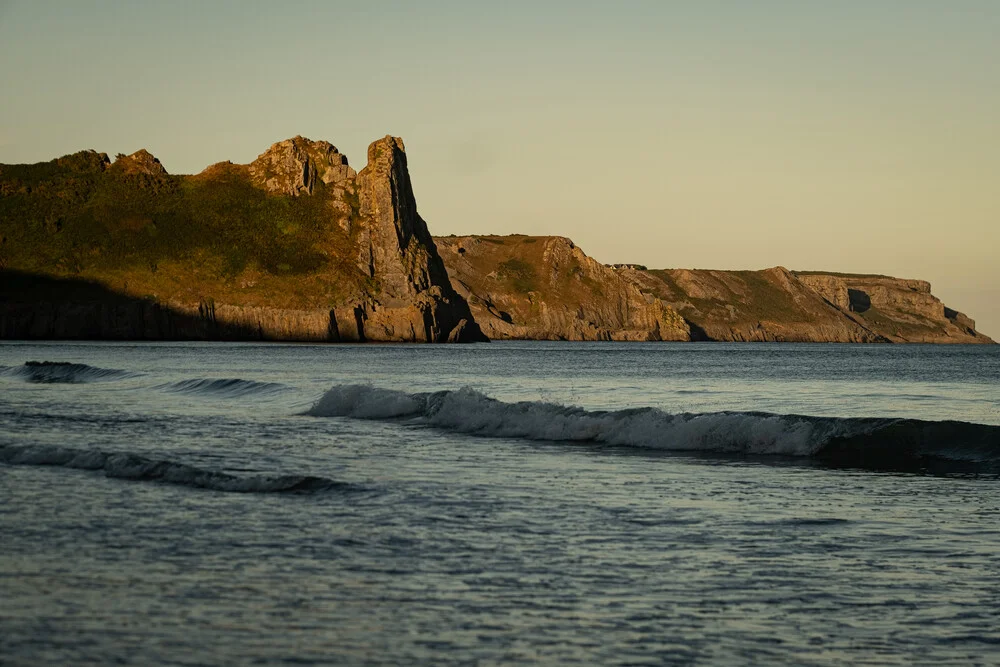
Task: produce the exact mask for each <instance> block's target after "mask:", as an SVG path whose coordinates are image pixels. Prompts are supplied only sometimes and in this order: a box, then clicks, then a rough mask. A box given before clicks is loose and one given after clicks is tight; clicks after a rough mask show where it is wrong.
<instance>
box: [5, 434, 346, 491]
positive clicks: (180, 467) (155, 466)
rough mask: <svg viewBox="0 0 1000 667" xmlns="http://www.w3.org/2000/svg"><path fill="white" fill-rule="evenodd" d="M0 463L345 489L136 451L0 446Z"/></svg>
mask: <svg viewBox="0 0 1000 667" xmlns="http://www.w3.org/2000/svg"><path fill="white" fill-rule="evenodd" d="M0 462H3V463H6V464H9V465H29V466H57V467H62V468H73V469H76V470H92V471H100V472H104V474H105V475H106V476H107V477H112V478H115V479H127V480H133V481H152V482H160V483H165V484H176V485H179V486H189V487H195V488H199V489H210V490H212V491H225V492H230V493H291V492H297V493H309V492H317V491H325V490H331V489H337V488H340V489H343V488H348V487H349V486H350V485H348V484H346V483H344V482H336V481H334V480H331V479H327V478H325V477H314V476H310V475H280V476H271V475H256V476H245V477H244V476H238V475H230V474H229V473H224V472H218V471H214V470H205V469H203V468H198V467H196V466H192V465H187V464H185V463H177V462H175V461H167V460H162V459H152V458H147V457H144V456H138V455H136V454H127V453H121V452H103V451H100V450H81V449H71V448H68V447H56V446H44V445H0Z"/></svg>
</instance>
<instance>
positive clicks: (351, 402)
mask: <svg viewBox="0 0 1000 667" xmlns="http://www.w3.org/2000/svg"><path fill="white" fill-rule="evenodd" d="M307 414H309V415H313V416H321V417H322V416H337V417H354V418H361V419H396V418H400V417H413V418H415V419H417V420H419V421H420V422H422V423H426V424H429V425H432V426H435V427H437V428H441V429H445V430H449V431H456V432H459V433H468V434H471V435H479V436H489V437H505V438H523V439H528V440H542V441H576V442H592V443H600V444H608V445H616V446H627V447H639V448H647V449H663V450H673V451H712V452H730V453H746V454H781V455H789V456H810V455H812V454H815V453H816V452H817V451H819V449H821V448H822V447H823V445H824V444H825V443H827V442H829V441H830V440H831V439H832V438H834V437H837V436H845V437H847V436H852V435H857V434H859V433H862V432H865V430H866V429H870V428H871V425H870V424H867V423H861V422H852V420H845V419H834V418H817V417H799V416H788V415H772V414H762V413H709V414H680V415H674V414H669V413H666V412H663V411H661V410H657V409H655V408H638V409H631V410H618V411H610V412H603V411H588V410H584V409H582V408H577V407H568V406H563V405H558V404H554V403H545V402H538V401H523V402H518V403H504V402H502V401H498V400H496V399H493V398H490V397H488V396H486V395H484V394H482V393H481V392H478V391H475V390H473V389H468V388H464V389H460V390H457V391H442V392H437V393H434V394H407V393H405V392H401V391H393V390H389V389H379V388H376V387H365V386H358V385H348V386H336V387H333V388H332V389H330V390H329V391H328V392H327V393H326V394H325V395H324V396H323V397H322V398H321V399H320V400H319V401H317V403H316V404H315V405H314V406H313V407H312V408H311V409H310V410H309V411H308V412H307Z"/></svg>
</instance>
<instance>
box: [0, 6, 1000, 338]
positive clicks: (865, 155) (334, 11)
mask: <svg viewBox="0 0 1000 667" xmlns="http://www.w3.org/2000/svg"><path fill="white" fill-rule="evenodd" d="M997 35H1000V2H995V1H993V0H988V1H987V0H980V1H973V0H956V1H954V2H937V1H933V2H932V1H926V0H896V1H891V0H881V1H878V0H875V1H872V0H868V1H849V0H844V1H841V2H819V1H815V2H813V1H809V0H798V1H777V0H772V1H759V2H744V1H738V2H737V1H732V2H722V1H699V2H694V1H692V2H685V3H681V2H666V1H663V0H661V1H659V2H640V1H634V2H628V1H625V2H615V3H612V2H605V3H596V2H555V1H553V2H519V1H513V2H505V3H474V2H419V3H417V2H405V3H404V2H395V3H390V2H371V3H360V2H357V1H356V0H355V1H354V2H350V3H339V2H315V3H309V2H282V3H275V2H269V3H263V2H261V3H255V2H210V1H209V2H189V1H184V0H178V1H176V2H140V1H133V2H88V1H85V0H78V1H75V2H46V1H44V0H36V1H35V2H19V1H17V0H14V1H9V0H8V1H5V0H0V63H2V67H0V91H2V92H0V95H2V100H3V102H2V104H0V162H33V161H40V160H47V159H51V158H52V157H55V156H57V155H62V154H65V153H68V152H72V151H75V150H79V149H82V148H94V149H97V150H100V151H105V152H108V153H111V154H115V153H118V152H125V153H128V152H132V151H134V150H137V149H138V148H143V147H144V148H148V149H149V150H150V151H152V152H153V153H154V154H155V155H157V156H158V157H159V158H160V159H161V160H162V161H163V163H164V165H165V166H166V167H167V169H168V170H169V171H171V172H173V173H191V172H197V171H200V170H201V169H203V168H204V167H205V166H207V165H208V164H210V163H212V162H217V161H219V160H225V159H231V160H233V161H237V162H249V161H250V160H252V159H253V158H254V157H255V156H256V155H257V154H258V153H260V152H262V151H263V150H264V149H266V148H267V146H268V145H270V144H271V143H273V142H275V141H278V140H280V139H283V138H286V137H289V136H293V135H295V134H302V135H305V136H308V137H310V138H313V139H328V140H330V141H332V142H333V143H334V144H336V145H337V146H338V147H339V148H340V149H341V150H342V151H343V152H345V153H346V154H347V155H348V157H349V158H350V160H351V163H352V164H353V165H354V166H356V167H357V168H360V167H362V166H363V165H364V158H365V148H366V146H367V144H368V143H369V142H370V141H371V140H373V139H375V138H377V137H380V136H383V135H385V134H387V133H391V134H395V135H399V136H402V137H403V138H404V140H405V142H406V145H407V152H408V155H409V159H410V168H411V173H412V176H413V180H414V186H415V188H416V195H417V202H418V206H419V208H420V211H421V213H422V214H423V216H424V218H426V219H427V221H428V224H429V225H430V228H431V231H432V232H433V233H435V234H450V233H457V234H463V233H490V232H493V233H501V234H505V233H513V232H521V233H526V234H561V235H565V236H569V237H571V238H573V239H574V240H575V241H576V242H577V243H578V244H579V245H580V246H581V247H583V248H584V250H585V251H587V252H588V253H589V254H590V255H592V256H594V257H596V258H597V259H599V260H602V261H606V262H619V261H634V262H641V263H644V264H647V265H650V266H655V267H701V268H726V269H729V268H765V267H768V266H774V265H779V264H780V265H783V266H786V267H788V268H793V269H824V270H839V271H859V272H877V273H888V274H892V275H898V276H902V277H919V278H924V279H928V280H930V281H931V282H932V283H933V284H934V289H935V293H936V294H938V295H939V296H941V297H942V298H943V299H944V300H945V301H946V302H947V303H948V304H949V305H950V306H952V307H955V308H958V309H960V310H965V311H967V312H968V313H969V314H970V315H972V316H973V317H975V318H977V319H978V321H979V323H980V325H981V328H982V329H983V330H985V331H986V332H987V333H990V334H992V335H994V336H996V337H1000V262H998V261H997V260H996V258H995V254H996V251H997V249H998V248H1000V224H998V223H1000V188H998V186H997V183H998V180H1000V179H998V177H1000V39H998V38H997Z"/></svg>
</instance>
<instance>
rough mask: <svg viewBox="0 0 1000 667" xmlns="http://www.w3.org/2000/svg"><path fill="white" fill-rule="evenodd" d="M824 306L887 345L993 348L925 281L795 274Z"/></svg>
mask: <svg viewBox="0 0 1000 667" xmlns="http://www.w3.org/2000/svg"><path fill="white" fill-rule="evenodd" d="M795 276H796V278H798V280H800V281H801V282H802V283H804V284H806V285H809V286H810V287H811V288H812V289H814V290H816V292H818V293H819V294H820V295H822V296H823V298H824V299H826V300H827V301H828V302H830V303H831V304H832V305H834V306H836V307H837V308H838V309H840V310H841V311H843V312H845V313H848V314H849V316H850V317H852V319H855V320H856V321H859V322H861V323H863V324H864V325H865V326H867V327H868V328H869V329H872V330H873V331H878V333H879V334H880V335H881V336H884V337H885V338H886V339H887V340H890V341H892V342H910V343H937V342H957V343H980V342H992V341H990V339H989V338H988V337H986V336H984V335H983V334H981V333H979V332H978V331H976V323H975V321H974V320H973V319H972V318H970V317H968V316H966V315H965V314H964V313H960V312H958V311H956V310H952V309H951V308H948V307H946V306H945V305H944V304H943V303H941V301H940V299H938V298H937V297H936V296H934V295H933V294H931V285H930V283H928V282H927V281H925V280H909V279H903V278H891V277H889V276H865V275H850V274H834V273H816V272H806V271H800V272H796V274H795Z"/></svg>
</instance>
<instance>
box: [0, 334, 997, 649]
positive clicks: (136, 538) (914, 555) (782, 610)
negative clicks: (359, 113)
mask: <svg viewBox="0 0 1000 667" xmlns="http://www.w3.org/2000/svg"><path fill="white" fill-rule="evenodd" d="M45 362H50V363H45ZM998 512H1000V347H998V346H989V347H987V346H980V347H975V346H956V347H935V346H853V345H793V344H782V345H768V344H739V345H728V344H614V343H544V342H522V343H491V344H488V345H473V346H414V345H361V346H347V345H343V346H313V345H273V344H272V345H265V344H259V345H258V344H221V343H216V344H187V343H154V344H141V343H43V344H39V343H9V342H8V343H3V344H0V663H2V664H4V665H7V664H10V665H41V664H58V665H81V664H115V663H118V664H139V665H149V664H175V665H202V664H283V663H292V664H373V665H383V664H384V665H416V664H428V665H451V664H456V665H459V664H461V665H469V664H483V665H487V664H519V663H523V664H532V663H543V664H571V663H578V664H657V665H658V664H713V665H716V664H734V665H742V664H795V665H826V664H853V665H862V664H879V665H883V664H900V665H909V664H929V665H948V664H955V665H967V664H1000V518H998V517H1000V513H998Z"/></svg>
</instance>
